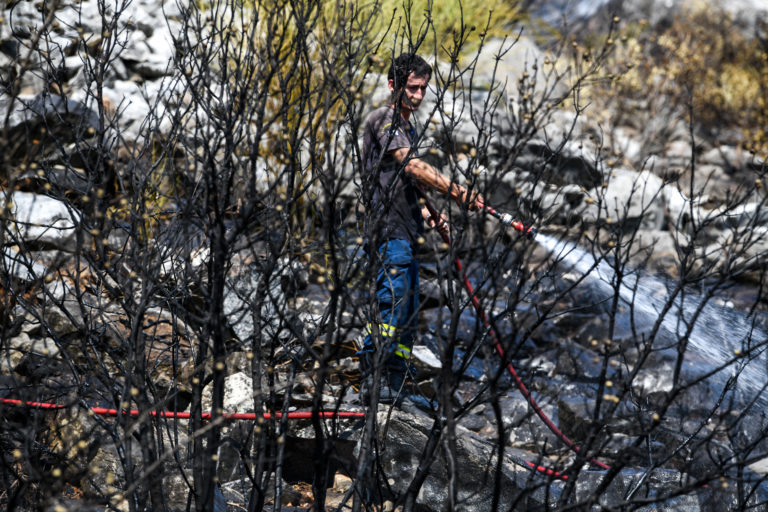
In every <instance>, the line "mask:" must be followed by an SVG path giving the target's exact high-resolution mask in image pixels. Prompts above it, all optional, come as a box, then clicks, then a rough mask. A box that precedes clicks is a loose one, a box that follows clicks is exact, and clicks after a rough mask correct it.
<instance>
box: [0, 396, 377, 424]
mask: <svg viewBox="0 0 768 512" xmlns="http://www.w3.org/2000/svg"><path fill="white" fill-rule="evenodd" d="M0 403H3V404H7V405H20V406H27V407H33V408H35V409H63V408H64V407H65V406H64V405H62V404H51V403H45V402H25V401H22V400H15V399H11V398H0ZM90 410H91V411H93V413H94V414H98V415H100V416H118V415H123V416H132V417H136V416H139V414H140V411H139V410H138V409H122V410H118V409H108V408H106V407H90ZM149 415H150V416H157V417H160V418H176V419H180V420H188V419H190V418H191V417H192V414H191V413H188V412H176V411H149ZM283 416H284V414H283V413H281V412H276V413H270V412H263V413H255V412H232V413H224V414H217V415H214V414H213V413H210V412H204V413H202V414H201V415H200V417H201V418H202V419H204V420H210V419H214V418H223V419H225V420H255V419H258V418H264V419H270V418H282V417H283ZM287 416H288V419H291V420H304V419H311V418H314V417H315V416H319V417H321V418H363V417H364V416H365V413H364V412H348V411H347V412H344V411H339V412H333V411H319V412H317V413H315V412H312V411H309V412H289V413H288V414H287Z"/></svg>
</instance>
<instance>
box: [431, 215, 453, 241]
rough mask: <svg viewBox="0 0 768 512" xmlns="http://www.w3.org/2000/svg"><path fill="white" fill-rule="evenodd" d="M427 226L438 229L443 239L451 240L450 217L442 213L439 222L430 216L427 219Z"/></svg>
mask: <svg viewBox="0 0 768 512" xmlns="http://www.w3.org/2000/svg"><path fill="white" fill-rule="evenodd" d="M427 224H429V227H431V228H434V229H436V230H437V232H438V233H440V235H441V236H442V237H443V238H450V236H451V225H450V224H449V223H448V216H447V215H446V214H444V213H441V214H440V217H439V218H438V219H437V221H435V218H434V217H432V216H431V215H430V216H429V218H428V219H427Z"/></svg>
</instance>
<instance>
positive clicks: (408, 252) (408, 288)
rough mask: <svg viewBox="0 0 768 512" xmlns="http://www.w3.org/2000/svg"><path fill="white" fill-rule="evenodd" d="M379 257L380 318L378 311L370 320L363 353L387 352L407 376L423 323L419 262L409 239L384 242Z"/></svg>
mask: <svg viewBox="0 0 768 512" xmlns="http://www.w3.org/2000/svg"><path fill="white" fill-rule="evenodd" d="M379 257H380V262H381V266H380V268H379V270H378V272H377V274H376V300H377V302H378V313H379V316H378V318H376V314H375V312H374V313H373V314H372V315H371V316H372V318H369V323H368V325H367V326H366V328H365V329H364V331H363V333H364V335H365V338H364V340H363V349H362V350H361V351H360V353H361V354H365V353H373V352H374V351H375V350H377V348H380V349H382V350H386V351H387V353H389V354H390V355H389V357H388V358H387V366H388V367H390V368H391V369H398V370H399V369H402V371H403V373H405V369H406V364H407V361H408V359H409V358H410V357H411V349H412V348H413V342H414V339H415V337H416V330H417V328H418V323H419V322H418V320H419V318H418V316H419V315H418V313H419V260H417V259H416V258H415V257H414V256H413V250H412V249H411V245H410V244H409V243H408V242H407V241H405V240H388V241H386V242H384V243H383V244H381V246H380V247H379ZM374 326H375V327H377V328H378V332H379V339H380V340H381V342H382V343H381V347H376V346H375V344H374V338H373V336H372V334H373V332H374Z"/></svg>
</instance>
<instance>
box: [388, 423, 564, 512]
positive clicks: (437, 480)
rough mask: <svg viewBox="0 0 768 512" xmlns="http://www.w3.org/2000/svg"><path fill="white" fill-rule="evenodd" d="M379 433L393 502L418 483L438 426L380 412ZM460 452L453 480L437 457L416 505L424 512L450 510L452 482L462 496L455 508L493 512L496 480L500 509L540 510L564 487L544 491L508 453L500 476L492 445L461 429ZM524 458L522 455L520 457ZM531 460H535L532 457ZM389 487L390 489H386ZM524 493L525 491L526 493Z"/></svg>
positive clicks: (456, 456) (457, 439)
mask: <svg viewBox="0 0 768 512" xmlns="http://www.w3.org/2000/svg"><path fill="white" fill-rule="evenodd" d="M377 421H378V422H379V424H380V425H386V427H385V428H382V429H380V431H379V437H380V438H379V444H378V447H379V450H381V452H380V453H379V457H380V458H379V461H380V464H381V466H380V467H381V471H382V474H381V475H380V476H379V478H380V479H382V482H381V484H380V485H381V486H382V487H379V488H381V489H390V490H391V492H392V493H393V495H394V496H397V495H400V494H402V493H404V492H405V491H406V489H407V487H408V485H409V484H410V482H411V480H412V479H413V477H414V471H415V469H416V468H417V467H419V465H418V460H419V458H420V456H421V454H422V451H423V449H424V445H425V443H426V442H427V438H428V436H429V435H430V430H431V428H432V422H433V420H432V419H430V418H428V417H425V416H421V415H415V416H412V415H406V414H403V413H400V412H393V413H392V414H391V415H389V414H388V413H387V412H381V413H379V414H378V416H377ZM456 430H457V434H456V437H455V441H456V445H457V450H456V452H455V453H454V457H455V458H454V459H453V463H454V464H455V467H457V468H461V469H460V471H457V472H456V473H455V474H454V475H449V473H448V471H447V465H446V463H445V461H444V460H441V458H440V456H439V455H438V458H437V460H435V461H434V462H433V463H432V465H431V466H430V473H429V475H428V476H427V478H426V480H425V481H424V483H423V485H422V487H421V489H420V491H419V493H418V496H417V497H416V503H417V504H418V506H419V508H420V510H425V511H443V510H446V508H448V500H449V497H448V496H447V493H446V492H445V490H446V489H447V488H449V480H448V479H449V478H451V482H452V485H454V486H455V489H456V492H457V496H456V498H457V501H456V503H455V506H457V507H458V508H461V509H466V510H490V507H491V503H492V499H493V489H494V484H493V482H494V478H497V477H498V478H500V479H501V481H500V486H499V490H500V495H499V508H500V509H505V510H507V509H509V508H510V506H512V505H513V504H515V505H516V506H517V507H526V506H527V507H537V506H538V507H540V506H542V505H544V504H546V503H549V502H550V501H555V500H556V499H557V496H558V495H559V486H558V485H557V484H553V485H550V486H546V487H545V488H542V487H540V486H538V485H537V484H536V483H535V482H532V481H531V480H530V477H531V474H530V471H529V470H528V469H523V468H522V467H521V466H519V465H517V464H516V463H515V462H514V461H513V458H512V455H510V452H507V456H506V458H505V460H504V463H503V465H502V467H501V472H500V474H496V469H497V465H496V451H495V447H494V445H493V444H491V443H487V442H485V441H483V440H482V439H480V438H478V437H477V436H475V435H474V434H472V433H471V432H470V431H468V430H466V429H464V428H463V427H461V426H457V427H456ZM515 453H517V454H520V453H522V452H515ZM528 455H529V456H530V458H531V459H533V460H536V457H535V456H533V455H532V454H528ZM386 484H388V486H387V485H386ZM523 491H525V492H524V493H523Z"/></svg>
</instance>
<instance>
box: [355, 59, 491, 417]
mask: <svg viewBox="0 0 768 512" xmlns="http://www.w3.org/2000/svg"><path fill="white" fill-rule="evenodd" d="M431 76H432V67H431V66H430V65H429V64H428V63H427V62H426V61H425V60H424V59H422V58H421V57H419V56H418V55H415V54H413V53H404V54H402V55H400V56H399V57H397V58H396V59H395V60H394V62H393V63H392V65H391V66H390V68H389V73H388V75H387V85H388V87H389V90H390V92H391V93H392V95H391V99H390V102H389V104H388V105H386V106H384V107H381V108H379V109H377V110H375V111H374V112H372V113H371V115H370V116H369V117H368V121H367V123H366V126H365V132H364V140H363V165H364V171H363V192H364V202H365V206H366V231H367V234H368V235H369V244H368V245H369V248H370V250H371V251H375V254H374V255H372V256H373V258H374V261H375V262H376V264H377V267H378V270H377V280H376V287H377V293H376V299H377V305H378V311H374V312H372V314H371V318H370V319H369V323H368V325H367V326H366V328H365V330H364V332H363V334H364V336H365V337H364V339H363V348H362V349H361V350H360V352H359V353H358V354H359V356H360V365H361V371H362V373H363V377H364V379H367V382H368V387H369V389H367V390H365V389H364V391H363V393H364V399H366V400H369V399H370V398H371V397H370V396H366V395H370V388H372V387H373V383H372V379H371V377H372V376H373V375H374V374H375V373H376V372H375V366H376V365H375V362H376V361H377V360H378V361H384V368H383V371H382V372H381V375H382V378H381V380H380V382H379V386H378V392H379V395H378V399H379V402H380V403H394V404H396V405H400V404H401V402H402V399H403V397H404V396H405V394H406V393H405V392H404V383H405V377H406V373H407V371H408V359H409V358H410V355H411V348H412V347H413V342H414V337H415V334H416V329H417V324H418V309H419V261H418V259H417V257H416V254H415V251H416V249H417V247H418V244H420V243H423V240H424V239H423V234H424V221H425V220H427V221H428V222H429V223H430V225H432V226H434V227H437V228H438V229H439V230H440V231H441V232H443V233H447V229H448V227H447V224H446V223H445V220H446V218H445V217H442V218H440V219H432V218H430V215H429V212H428V210H427V208H426V207H425V206H424V201H423V200H421V201H420V199H421V197H422V187H426V188H430V189H432V190H436V191H438V192H441V193H443V194H446V195H449V196H451V197H453V198H454V199H455V200H456V201H457V202H458V203H459V205H462V206H463V205H466V206H467V207H468V208H469V209H470V210H478V209H480V208H482V207H483V199H482V197H481V196H480V195H479V194H477V193H474V194H470V193H469V191H468V190H467V188H466V187H464V186H462V185H459V184H457V183H453V182H452V181H451V179H450V178H448V177H447V176H445V175H443V174H442V173H440V172H439V171H438V170H437V169H435V168H434V167H432V166H431V165H429V164H428V163H427V162H425V161H424V160H422V159H421V158H420V157H419V153H418V147H417V146H418V135H417V133H416V130H415V128H414V126H413V124H412V123H411V114H412V113H413V112H415V111H416V110H417V109H418V108H419V106H420V105H421V102H422V100H423V99H424V95H425V94H426V91H427V84H428V83H429V80H430V78H431ZM376 356H378V357H376ZM364 382H365V381H364ZM364 385H365V384H364Z"/></svg>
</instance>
